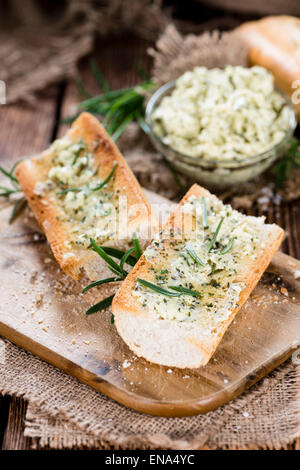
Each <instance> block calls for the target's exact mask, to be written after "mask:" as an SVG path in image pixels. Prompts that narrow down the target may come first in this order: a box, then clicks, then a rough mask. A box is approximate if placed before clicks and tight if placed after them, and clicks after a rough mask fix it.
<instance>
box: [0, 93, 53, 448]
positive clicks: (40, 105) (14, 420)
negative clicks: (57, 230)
mask: <svg viewBox="0 0 300 470" xmlns="http://www.w3.org/2000/svg"><path fill="white" fill-rule="evenodd" d="M58 93H59V87H57V86H52V87H49V88H48V89H47V90H45V91H44V92H42V93H40V94H39V96H38V99H37V101H36V103H34V104H33V105H27V104H22V105H21V104H18V105H11V106H0V122H1V126H0V160H1V164H2V165H3V166H6V167H10V166H11V165H12V164H13V162H15V161H16V160H18V159H20V158H22V157H23V156H26V155H31V154H33V153H36V152H40V151H41V150H43V149H44V148H45V147H46V146H47V145H48V144H49V142H50V141H51V139H52V136H53V130H54V127H55V116H56V111H57V98H58ZM1 404H2V406H1V408H0V446H1V440H2V439H1V429H2V438H3V446H2V447H3V448H6V449H8V448H9V449H19V448H22V449H24V448H28V447H29V440H28V439H25V438H24V437H23V421H24V416H25V409H26V405H25V402H24V400H22V399H15V398H13V399H11V401H10V399H9V398H8V397H4V398H2V399H1Z"/></svg>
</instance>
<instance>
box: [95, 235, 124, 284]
mask: <svg viewBox="0 0 300 470" xmlns="http://www.w3.org/2000/svg"><path fill="white" fill-rule="evenodd" d="M90 242H91V245H92V250H93V251H95V252H96V253H98V255H99V256H101V258H103V259H104V261H105V262H106V263H107V267H108V268H110V269H111V270H112V271H113V272H114V273H117V274H119V275H120V276H121V277H122V278H123V279H124V278H125V277H126V276H127V274H128V273H127V272H126V271H125V270H124V269H123V268H121V267H120V266H119V265H118V264H117V263H116V262H115V261H114V260H113V259H112V258H111V257H110V256H109V255H108V254H107V253H105V251H104V250H103V248H102V247H101V246H99V245H97V243H96V242H95V240H93V239H92V238H90Z"/></svg>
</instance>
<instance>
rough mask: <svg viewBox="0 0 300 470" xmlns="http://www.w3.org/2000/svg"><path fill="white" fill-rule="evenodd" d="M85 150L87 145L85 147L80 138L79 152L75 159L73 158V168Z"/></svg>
mask: <svg viewBox="0 0 300 470" xmlns="http://www.w3.org/2000/svg"><path fill="white" fill-rule="evenodd" d="M84 149H85V145H84V143H83V141H82V139H81V138H80V141H79V149H78V150H77V152H76V153H75V155H74V158H73V161H72V166H74V165H75V163H76V162H77V160H78V158H79V156H80V154H81V152H82V150H84Z"/></svg>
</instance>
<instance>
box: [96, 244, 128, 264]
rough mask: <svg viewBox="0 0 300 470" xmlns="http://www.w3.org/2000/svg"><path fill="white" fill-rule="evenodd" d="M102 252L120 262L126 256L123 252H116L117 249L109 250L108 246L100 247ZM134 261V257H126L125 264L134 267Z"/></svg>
mask: <svg viewBox="0 0 300 470" xmlns="http://www.w3.org/2000/svg"><path fill="white" fill-rule="evenodd" d="M102 250H103V251H105V253H107V254H108V255H110V256H112V257H113V258H117V259H120V260H121V259H122V258H123V256H124V255H125V254H126V253H125V252H124V251H121V250H118V249H117V248H111V247H110V246H102ZM136 261H137V260H136V258H135V257H134V256H128V258H127V260H126V263H127V264H129V265H130V266H134V265H135V264H136Z"/></svg>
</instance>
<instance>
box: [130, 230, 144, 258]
mask: <svg viewBox="0 0 300 470" xmlns="http://www.w3.org/2000/svg"><path fill="white" fill-rule="evenodd" d="M132 244H133V249H134V253H135V256H136V259H137V260H138V259H140V257H141V256H142V254H143V251H142V248H141V244H140V242H139V239H138V237H137V234H136V233H135V232H134V233H133V235H132Z"/></svg>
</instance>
